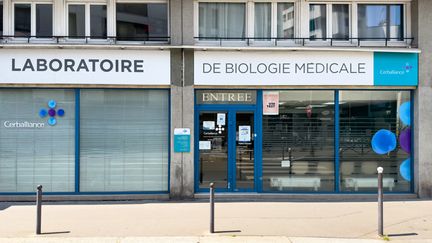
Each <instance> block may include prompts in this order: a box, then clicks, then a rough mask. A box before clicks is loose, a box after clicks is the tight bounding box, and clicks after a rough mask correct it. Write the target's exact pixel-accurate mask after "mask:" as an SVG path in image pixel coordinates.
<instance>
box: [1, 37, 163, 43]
mask: <svg viewBox="0 0 432 243" xmlns="http://www.w3.org/2000/svg"><path fill="white" fill-rule="evenodd" d="M170 40H171V37H169V36H148V37H136V36H60V35H52V36H42V35H0V44H8V43H12V44H17V43H27V44H52V43H54V44H111V45H116V44H133V45H151V44H155V43H157V44H169V43H170Z"/></svg>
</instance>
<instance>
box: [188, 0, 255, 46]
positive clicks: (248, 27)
mask: <svg viewBox="0 0 432 243" xmlns="http://www.w3.org/2000/svg"><path fill="white" fill-rule="evenodd" d="M200 3H243V4H244V5H245V16H244V17H245V35H244V38H246V39H245V40H224V39H219V40H200V39H199V38H198V37H199V4H200ZM253 4H254V2H250V1H247V0H226V1H218V0H195V1H194V7H193V8H194V21H193V24H194V26H195V27H194V39H195V43H200V44H204V45H219V44H220V45H222V42H228V43H230V44H234V45H239V46H242V45H245V44H246V43H247V42H248V41H247V40H248V38H250V33H251V28H252V29H253V28H254V18H253V16H252V15H254V13H255V12H254V9H251V5H253ZM251 16H252V17H251ZM252 33H253V30H252Z"/></svg>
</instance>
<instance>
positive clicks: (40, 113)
mask: <svg viewBox="0 0 432 243" xmlns="http://www.w3.org/2000/svg"><path fill="white" fill-rule="evenodd" d="M47 115H48V111H47V110H46V109H43V108H42V109H40V111H39V116H40V117H41V118H44V117H46V116H47Z"/></svg>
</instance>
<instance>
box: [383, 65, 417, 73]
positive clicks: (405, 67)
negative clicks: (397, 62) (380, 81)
mask: <svg viewBox="0 0 432 243" xmlns="http://www.w3.org/2000/svg"><path fill="white" fill-rule="evenodd" d="M413 68H414V67H413V66H412V65H411V64H410V63H408V62H407V63H405V65H403V66H402V69H401V70H395V69H392V70H380V74H384V75H404V74H408V73H409V72H410V71H411V70H412V69H413Z"/></svg>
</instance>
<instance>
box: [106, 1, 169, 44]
mask: <svg viewBox="0 0 432 243" xmlns="http://www.w3.org/2000/svg"><path fill="white" fill-rule="evenodd" d="M117 3H131V4H133V3H135V4H137V3H138V4H151V3H163V4H166V8H167V16H166V17H167V37H168V40H167V41H151V40H147V41H146V42H151V43H155V44H157V43H160V44H166V43H167V42H170V39H171V29H170V27H171V25H170V1H169V0H116V1H115V2H114V6H113V7H112V8H113V10H112V12H113V14H112V15H111V16H110V17H112V18H113V19H112V25H113V26H112V28H113V37H114V38H117ZM107 12H109V10H107ZM116 42H117V43H119V44H140V43H142V41H134V40H121V41H116Z"/></svg>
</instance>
